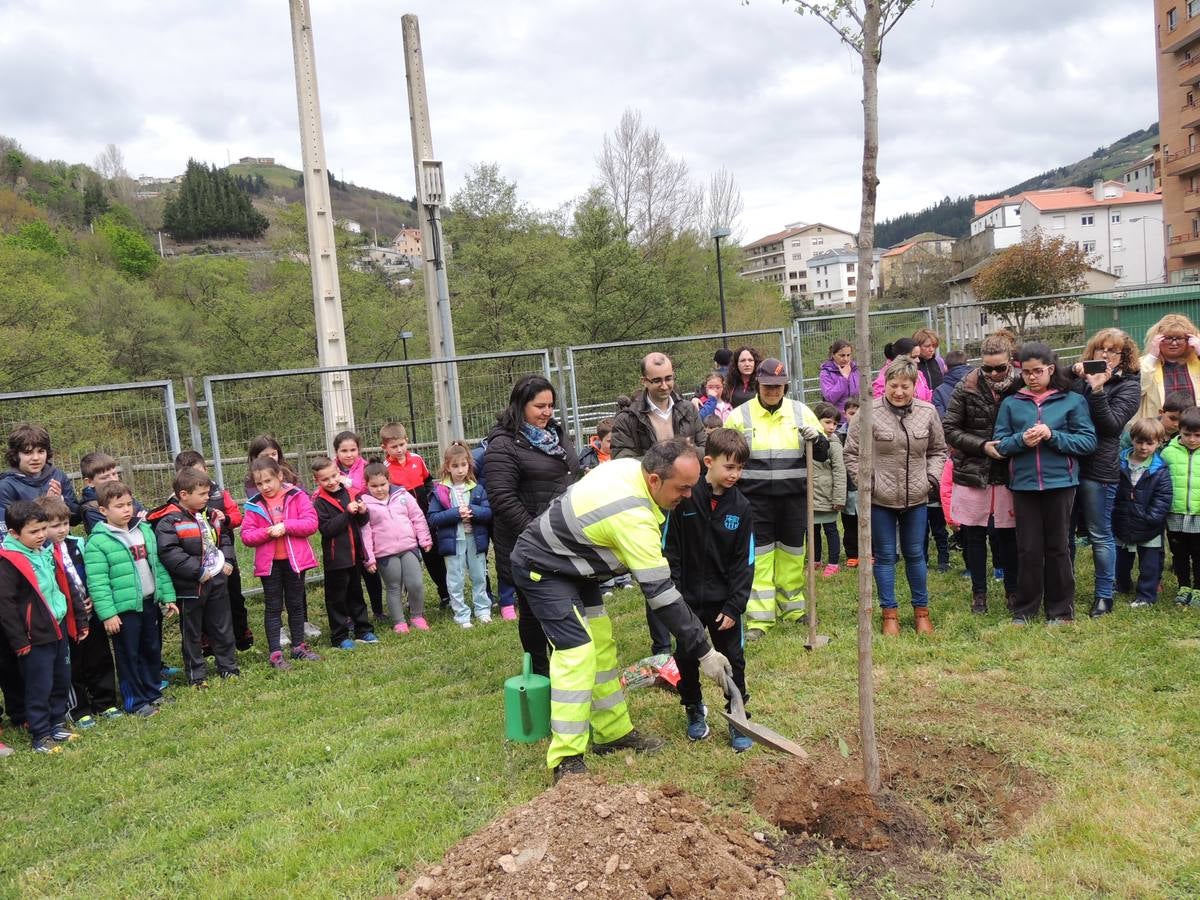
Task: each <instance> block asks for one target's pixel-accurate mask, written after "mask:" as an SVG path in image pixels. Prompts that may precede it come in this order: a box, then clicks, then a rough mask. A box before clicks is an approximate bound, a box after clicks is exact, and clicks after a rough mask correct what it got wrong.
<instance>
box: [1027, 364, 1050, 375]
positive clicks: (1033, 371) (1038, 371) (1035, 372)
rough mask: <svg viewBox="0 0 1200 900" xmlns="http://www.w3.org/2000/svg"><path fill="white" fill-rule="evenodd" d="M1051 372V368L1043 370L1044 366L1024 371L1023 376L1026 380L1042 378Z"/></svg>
mask: <svg viewBox="0 0 1200 900" xmlns="http://www.w3.org/2000/svg"><path fill="white" fill-rule="evenodd" d="M1049 371H1050V368H1043V367H1042V366H1038V367H1037V368H1036V369H1022V370H1021V374H1022V375H1023V376H1025V377H1026V378H1041V377H1042V376H1043V375H1045V374H1046V373H1047V372H1049Z"/></svg>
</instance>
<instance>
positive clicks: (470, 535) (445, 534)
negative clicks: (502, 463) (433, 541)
mask: <svg viewBox="0 0 1200 900" xmlns="http://www.w3.org/2000/svg"><path fill="white" fill-rule="evenodd" d="M491 521H492V508H491V507H490V506H489V505H488V499H487V492H486V491H484V489H483V487H482V486H481V485H479V484H476V483H475V464H474V462H473V461H472V460H471V451H470V449H468V447H467V445H466V443H464V442H463V441H452V442H451V443H450V446H449V447H447V448H446V453H445V455H444V456H443V457H442V471H441V481H439V482H437V483H436V484H435V485H434V487H433V490H432V491H431V492H430V496H429V524H430V525H432V526H433V527H434V528H435V529H436V530H437V550H438V553H440V554H441V555H442V556H444V557H445V558H446V587H447V588H448V589H449V591H450V609H451V610H452V611H453V613H454V621H455V623H456V624H457V625H458V626H459V627H460V628H470V627H471V609H472V606H473V607H474V610H475V619H476V621H478V622H479V623H480V624H481V625H486V624H487V623H489V622H491V621H492V601H491V598H490V597H488V593H487V551H488V536H489V530H488V526H489V525H490V523H491ZM468 572H469V573H470V575H471V592H472V606H468V605H467V603H466V600H465V599H464V589H465V578H464V576H465V575H466V574H467V573H468Z"/></svg>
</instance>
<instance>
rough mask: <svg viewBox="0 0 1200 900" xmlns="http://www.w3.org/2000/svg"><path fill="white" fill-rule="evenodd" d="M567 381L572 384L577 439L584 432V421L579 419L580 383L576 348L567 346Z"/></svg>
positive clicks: (572, 403) (572, 408)
mask: <svg viewBox="0 0 1200 900" xmlns="http://www.w3.org/2000/svg"><path fill="white" fill-rule="evenodd" d="M567 381H568V382H570V385H571V422H572V423H573V428H574V431H575V440H576V441H578V440H579V439H580V435H582V434H583V422H581V421H580V419H579V385H578V383H577V379H576V377H575V350H574V348H573V347H568V348H567Z"/></svg>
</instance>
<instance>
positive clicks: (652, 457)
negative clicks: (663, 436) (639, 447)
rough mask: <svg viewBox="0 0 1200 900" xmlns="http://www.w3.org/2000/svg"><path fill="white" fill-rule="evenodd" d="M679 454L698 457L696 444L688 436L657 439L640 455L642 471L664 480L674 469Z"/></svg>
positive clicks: (697, 458)
mask: <svg viewBox="0 0 1200 900" xmlns="http://www.w3.org/2000/svg"><path fill="white" fill-rule="evenodd" d="M681 456H691V457H692V458H693V459H696V460H699V459H700V454H699V453H698V452H697V451H696V445H695V444H693V443H692V442H691V441H690V440H689V439H688V438H683V437H673V438H670V439H669V440H665V441H659V442H658V443H657V444H654V445H653V446H652V447H651V448H650V449H649V450H647V451H646V455H645V456H643V457H642V472H644V473H645V474H646V475H657V476H658V477H659V478H661V479H663V480H664V481H665V480H666V479H668V478H670V477H671V475H672V473H673V472H674V470H675V461H676V460H677V459H679V457H681Z"/></svg>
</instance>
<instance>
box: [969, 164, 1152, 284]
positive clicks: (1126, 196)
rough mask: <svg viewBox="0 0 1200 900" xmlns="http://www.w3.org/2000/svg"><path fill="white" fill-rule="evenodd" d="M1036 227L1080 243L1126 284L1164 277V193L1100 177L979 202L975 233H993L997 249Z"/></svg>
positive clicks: (1097, 262)
mask: <svg viewBox="0 0 1200 900" xmlns="http://www.w3.org/2000/svg"><path fill="white" fill-rule="evenodd" d="M1037 228H1040V229H1041V230H1042V231H1043V232H1045V233H1046V234H1047V235H1049V236H1050V237H1058V236H1062V237H1064V238H1066V239H1067V240H1068V241H1071V242H1074V243H1075V244H1078V245H1079V246H1080V247H1081V248H1082V249H1083V250H1085V251H1086V252H1088V253H1089V254H1091V255H1092V257H1093V263H1092V264H1093V265H1094V266H1095V267H1096V268H1097V269H1100V270H1101V271H1104V272H1110V273H1112V274H1113V275H1114V276H1116V278H1117V281H1118V282H1119V283H1120V284H1122V285H1134V284H1161V283H1163V282H1164V281H1165V276H1166V272H1165V269H1164V261H1163V260H1164V252H1165V242H1164V235H1163V227H1162V196H1161V195H1160V194H1153V193H1143V192H1140V191H1131V190H1127V189H1126V188H1125V185H1124V183H1123V182H1120V181H1096V182H1095V183H1094V184H1093V185H1092V186H1091V187H1090V188H1085V187H1066V188H1050V189H1047V190H1040V191H1026V192H1025V193H1023V194H1018V195H1016V196H1015V197H999V198H996V199H993V200H976V201H975V218H974V219H973V220H972V221H971V236H972V238H975V237H976V236H977V235H981V234H984V233H986V232H988V231H990V232H991V234H990V241H989V243H990V244H991V247H992V248H993V249H994V250H1003V249H1004V248H1006V247H1011V246H1013V245H1014V244H1017V243H1019V242H1020V241H1022V240H1023V239H1024V237H1025V236H1026V235H1028V234H1030V233H1031V232H1032V231H1033V230H1034V229H1037Z"/></svg>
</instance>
